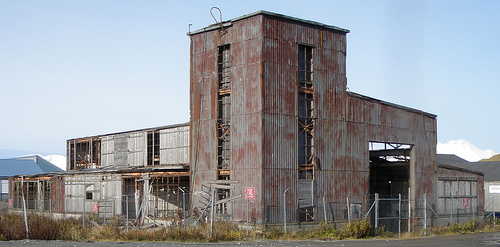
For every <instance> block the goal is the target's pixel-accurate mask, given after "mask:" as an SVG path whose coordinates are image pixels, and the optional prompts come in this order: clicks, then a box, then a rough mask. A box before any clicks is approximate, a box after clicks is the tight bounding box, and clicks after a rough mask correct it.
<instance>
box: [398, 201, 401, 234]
mask: <svg viewBox="0 0 500 247" xmlns="http://www.w3.org/2000/svg"><path fill="white" fill-rule="evenodd" d="M398 234H399V236H400V237H401V193H399V198H398Z"/></svg>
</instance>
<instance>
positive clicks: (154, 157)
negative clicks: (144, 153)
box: [148, 130, 160, 166]
mask: <svg viewBox="0 0 500 247" xmlns="http://www.w3.org/2000/svg"><path fill="white" fill-rule="evenodd" d="M159 164H160V132H159V131H158V130H156V131H149V132H148V166H156V165H159Z"/></svg>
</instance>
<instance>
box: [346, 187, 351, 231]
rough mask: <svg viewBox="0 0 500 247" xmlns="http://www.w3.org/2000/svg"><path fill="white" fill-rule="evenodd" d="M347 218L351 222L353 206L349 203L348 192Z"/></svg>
mask: <svg viewBox="0 0 500 247" xmlns="http://www.w3.org/2000/svg"><path fill="white" fill-rule="evenodd" d="M347 220H348V221H349V224H351V207H350V205H349V194H347Z"/></svg>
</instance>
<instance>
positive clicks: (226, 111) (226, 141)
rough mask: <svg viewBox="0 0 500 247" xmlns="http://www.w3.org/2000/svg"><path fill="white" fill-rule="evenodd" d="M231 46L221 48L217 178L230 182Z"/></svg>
mask: <svg viewBox="0 0 500 247" xmlns="http://www.w3.org/2000/svg"><path fill="white" fill-rule="evenodd" d="M230 51H231V50H230V46H229V45H223V46H220V47H219V52H218V56H217V71H218V77H219V90H218V117H217V138H218V141H217V177H218V179H219V180H229V177H230V172H229V168H230V165H231V52H230Z"/></svg>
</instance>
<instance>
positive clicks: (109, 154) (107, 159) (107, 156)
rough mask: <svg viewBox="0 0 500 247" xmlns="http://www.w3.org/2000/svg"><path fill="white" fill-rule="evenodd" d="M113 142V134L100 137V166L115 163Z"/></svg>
mask: <svg viewBox="0 0 500 247" xmlns="http://www.w3.org/2000/svg"><path fill="white" fill-rule="evenodd" d="M114 150H115V142H114V139H113V136H103V137H101V164H102V166H114V165H115V154H114Z"/></svg>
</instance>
